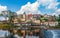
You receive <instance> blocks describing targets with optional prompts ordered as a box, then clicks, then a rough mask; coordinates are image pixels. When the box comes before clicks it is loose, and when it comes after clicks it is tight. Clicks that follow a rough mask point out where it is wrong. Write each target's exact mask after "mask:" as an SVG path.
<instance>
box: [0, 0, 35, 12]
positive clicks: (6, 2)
mask: <svg viewBox="0 0 60 38" xmlns="http://www.w3.org/2000/svg"><path fill="white" fill-rule="evenodd" d="M35 1H36V0H33V1H32V0H0V4H1V5H3V6H7V8H8V10H11V11H18V10H19V9H20V8H21V6H22V5H25V4H26V3H27V2H31V3H33V2H35Z"/></svg>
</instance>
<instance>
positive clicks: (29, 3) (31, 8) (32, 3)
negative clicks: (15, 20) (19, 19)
mask: <svg viewBox="0 0 60 38" xmlns="http://www.w3.org/2000/svg"><path fill="white" fill-rule="evenodd" d="M3 10H11V11H13V12H16V13H17V14H22V13H24V12H26V14H30V13H32V14H51V15H58V14H60V0H0V12H1V11H3Z"/></svg>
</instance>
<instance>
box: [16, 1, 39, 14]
mask: <svg viewBox="0 0 60 38" xmlns="http://www.w3.org/2000/svg"><path fill="white" fill-rule="evenodd" d="M38 6H39V4H38V2H35V3H32V4H31V3H30V2H28V3H27V4H26V5H23V6H22V7H21V9H20V10H19V11H18V12H17V14H22V13H24V12H26V13H35V12H38Z"/></svg>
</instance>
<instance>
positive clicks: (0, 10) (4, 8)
mask: <svg viewBox="0 0 60 38" xmlns="http://www.w3.org/2000/svg"><path fill="white" fill-rule="evenodd" d="M6 10H7V6H1V5H0V13H1V12H2V11H6Z"/></svg>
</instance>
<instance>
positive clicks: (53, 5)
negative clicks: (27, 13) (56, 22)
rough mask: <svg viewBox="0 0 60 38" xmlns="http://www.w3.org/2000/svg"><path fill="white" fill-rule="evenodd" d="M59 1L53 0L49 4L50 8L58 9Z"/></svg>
mask: <svg viewBox="0 0 60 38" xmlns="http://www.w3.org/2000/svg"><path fill="white" fill-rule="evenodd" d="M58 4H59V3H58V2H53V3H50V4H49V5H48V9H57V5H58Z"/></svg>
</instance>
